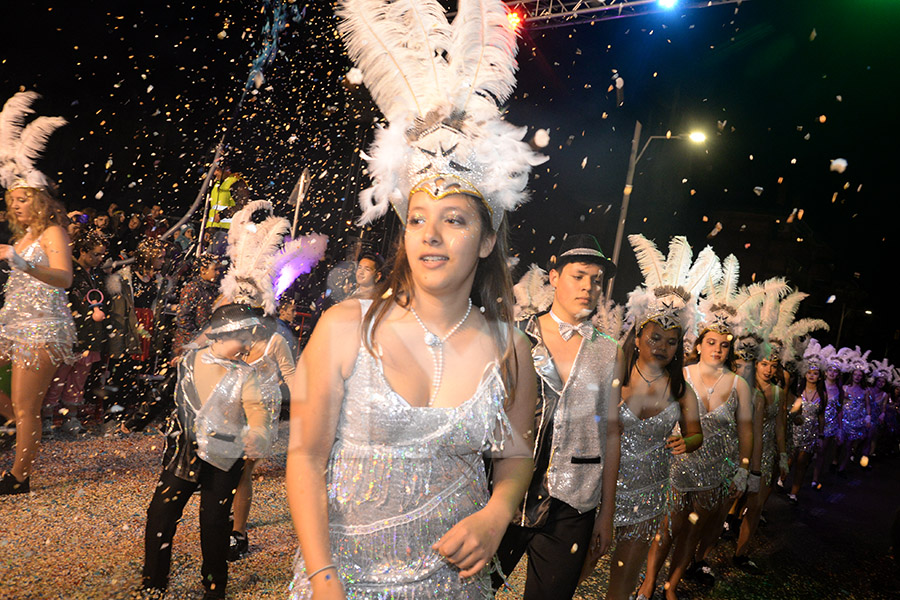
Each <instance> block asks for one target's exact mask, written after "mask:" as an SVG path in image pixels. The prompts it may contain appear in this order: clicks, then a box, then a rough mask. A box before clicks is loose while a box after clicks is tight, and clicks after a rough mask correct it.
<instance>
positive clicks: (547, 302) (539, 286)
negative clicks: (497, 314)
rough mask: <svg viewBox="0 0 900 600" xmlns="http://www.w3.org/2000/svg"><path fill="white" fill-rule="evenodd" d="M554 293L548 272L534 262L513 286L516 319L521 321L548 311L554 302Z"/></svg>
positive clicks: (514, 315)
mask: <svg viewBox="0 0 900 600" xmlns="http://www.w3.org/2000/svg"><path fill="white" fill-rule="evenodd" d="M553 294H554V290H553V286H552V285H550V280H549V278H548V276H547V272H546V271H545V270H543V269H542V268H540V267H539V266H537V265H535V264H532V265H531V266H530V267H529V268H528V271H526V272H525V274H524V275H522V278H521V279H520V280H519V282H518V283H517V284H516V285H514V286H513V296H515V299H516V306H515V308H514V309H513V317H514V319H515V320H516V321H519V320H521V319H527V318H528V317H530V316H533V315H537V314H540V313H542V312H546V311H547V310H548V309H549V308H550V306H551V305H552V304H553Z"/></svg>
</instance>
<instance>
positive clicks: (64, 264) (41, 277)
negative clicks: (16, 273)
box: [0, 225, 72, 288]
mask: <svg viewBox="0 0 900 600" xmlns="http://www.w3.org/2000/svg"><path fill="white" fill-rule="evenodd" d="M40 244H41V248H42V249H43V250H44V253H45V254H46V255H47V260H48V261H49V262H50V264H49V265H48V266H46V267H45V266H41V265H35V264H32V263H30V262H27V261H26V260H24V259H23V258H22V257H21V256H19V255H18V254H16V250H15V248H14V247H13V246H7V245H3V246H2V251H0V259H3V260H6V261H9V262H10V264H11V265H13V266H15V267H16V268H17V269H19V270H21V271H23V272H25V273H27V274H29V275H31V276H32V277H34V278H35V279H37V280H38V281H41V282H43V283H46V284H47V285H52V286H53V287H58V288H68V287H69V286H71V285H72V252H71V250H70V249H69V234H68V233H66V230H65V229H63V228H62V227H60V226H59V225H51V226H50V227H48V228H47V229H45V230H44V232H43V233H42V234H41V237H40Z"/></svg>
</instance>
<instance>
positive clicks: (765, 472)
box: [759, 385, 781, 485]
mask: <svg viewBox="0 0 900 600" xmlns="http://www.w3.org/2000/svg"><path fill="white" fill-rule="evenodd" d="M772 389H773V392H774V394H775V400H774V401H773V402H772V403H771V404H767V405H766V408H765V412H764V413H763V427H762V461H761V463H760V469H759V470H760V472H761V473H762V476H761V481H762V483H763V485H767V484H768V483H769V482H770V481H772V473H773V472H774V470H775V458H776V457H777V455H778V447H777V443H776V442H777V440H776V438H775V418H776V417H777V416H778V409H779V406H780V405H781V388H780V387H778V386H776V385H773V386H772ZM759 393H762V392H759Z"/></svg>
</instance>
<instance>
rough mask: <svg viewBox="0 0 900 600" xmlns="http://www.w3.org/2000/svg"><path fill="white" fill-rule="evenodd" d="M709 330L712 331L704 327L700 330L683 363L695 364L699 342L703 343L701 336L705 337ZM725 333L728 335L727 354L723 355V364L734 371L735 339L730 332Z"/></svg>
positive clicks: (698, 355) (698, 358) (697, 360)
mask: <svg viewBox="0 0 900 600" xmlns="http://www.w3.org/2000/svg"><path fill="white" fill-rule="evenodd" d="M710 331H713V330H712V329H709V328H706V329H704V330H703V331H701V332H700V335H699V336H697V340H696V341H695V342H694V347H693V348H692V349H691V351H690V352H689V353H688V355H687V357H686V358H685V360H684V362H685V364H688V365H694V364H697V363H698V362H700V351H699V348H700V344H702V343H703V338H705V337H706V334H707V333H709V332H710ZM713 333H720V332H718V331H713ZM727 335H728V356H726V357H725V366H726V367H728V368H729V369H730V370H731V371H734V370H735V369H734V360H735V358H737V356H736V355H735V353H734V341H735V339H734V336H733V335H731V334H730V333H729V334H727Z"/></svg>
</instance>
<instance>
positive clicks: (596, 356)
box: [494, 234, 624, 600]
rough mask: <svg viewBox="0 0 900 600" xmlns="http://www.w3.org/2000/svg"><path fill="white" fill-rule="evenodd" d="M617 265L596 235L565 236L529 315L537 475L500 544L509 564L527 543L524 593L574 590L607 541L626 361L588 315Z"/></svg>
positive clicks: (561, 594)
mask: <svg viewBox="0 0 900 600" xmlns="http://www.w3.org/2000/svg"><path fill="white" fill-rule="evenodd" d="M614 272H615V265H614V264H613V263H612V261H610V260H609V259H608V258H606V257H605V256H604V255H603V252H602V251H601V250H600V244H599V243H598V242H597V240H596V238H594V236H592V235H586V234H579V235H570V236H568V237H567V238H566V239H565V240H564V241H563V243H562V247H561V248H560V250H559V253H558V255H557V256H555V257H554V259H553V260H551V263H550V269H549V279H550V285H552V286H553V288H554V295H553V304H552V306H551V307H550V310H549V312H546V313H544V314H542V315H539V316H532V317H530V318H528V319H527V321H526V322H525V327H524V330H525V333H526V334H528V336H529V337H530V338H531V340H532V358H533V360H534V367H535V370H536V371H537V375H538V385H539V390H538V391H539V401H538V405H537V414H536V418H535V428H536V429H535V436H534V439H535V446H534V475H533V476H532V479H531V484H530V485H529V488H528V492H527V494H526V496H525V500H524V502H523V504H522V506H521V507H520V509H519V511H518V513H517V514H516V516H515V518H514V519H513V522H512V524H511V525H510V527H509V528H508V529H507V531H506V535H505V536H504V538H503V541H502V542H501V543H500V548H499V550H498V551H497V555H498V557H499V558H500V563H501V567H502V569H503V572H504V573H506V574H509V573H510V572H511V571H512V570H513V569H514V568H515V566H516V564H517V563H518V562H519V560H520V559H521V557H522V554H525V553H527V555H528V575H527V579H526V583H525V595H524V598H525V600H537V599H541V600H556V599H570V598H572V595H573V594H574V592H575V588H576V587H577V585H578V580H579V575H580V574H581V572H582V567H583V566H584V565H585V564H586V563H587V564H589V565H590V566H592V565H593V564H594V561H595V559H596V557H598V556H600V555H602V554H603V553H605V552H606V551H607V550H608V549H609V547H610V545H611V543H612V539H613V513H614V512H615V493H616V476H617V474H618V470H619V426H618V404H619V385H618V382H619V381H621V379H622V377H623V369H624V366H623V365H624V361H623V358H622V351H621V349H620V348H619V346H618V344H617V343H616V341H615V340H613V339H612V338H610V337H608V336H605V335H603V334H601V333H600V332H599V331H597V330H596V329H595V328H594V327H593V325H592V324H591V321H590V316H591V314H592V313H593V312H594V309H595V308H596V306H597V300H598V299H599V297H600V294H601V289H602V284H603V277H604V276H611V275H613V274H614ZM501 583H502V582H501V580H500V578H499V577H495V580H494V585H495V586H498V587H499V585H500V584H501Z"/></svg>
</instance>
